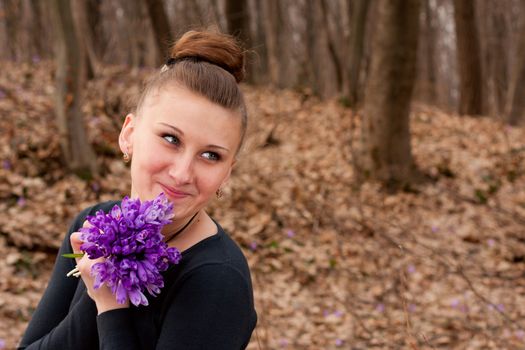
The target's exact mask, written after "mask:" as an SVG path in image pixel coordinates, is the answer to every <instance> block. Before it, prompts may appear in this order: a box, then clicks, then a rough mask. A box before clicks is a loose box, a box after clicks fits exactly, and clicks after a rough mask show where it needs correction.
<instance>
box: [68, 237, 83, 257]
mask: <svg viewBox="0 0 525 350" xmlns="http://www.w3.org/2000/svg"><path fill="white" fill-rule="evenodd" d="M69 240H70V242H71V248H73V253H75V254H81V253H82V251H81V250H80V246H81V245H82V243H84V242H83V241H82V240H81V239H80V232H73V233H72V234H71V236H70V237H69ZM75 260H76V261H77V264H78V261H79V260H80V258H75Z"/></svg>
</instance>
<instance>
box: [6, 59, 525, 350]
mask: <svg viewBox="0 0 525 350" xmlns="http://www.w3.org/2000/svg"><path fill="white" fill-rule="evenodd" d="M52 72H53V70H52V66H51V65H50V64H49V63H45V62H41V63H39V64H38V65H33V66H24V65H20V64H18V65H14V64H12V63H8V62H4V63H3V64H2V75H1V76H0V130H1V132H0V161H1V162H2V167H0V213H2V215H1V216H0V255H1V256H2V259H0V348H2V346H3V347H4V348H6V349H12V348H14V347H15V346H16V343H17V342H18V340H19V339H20V337H21V335H22V333H23V331H24V329H25V327H26V325H27V322H28V321H29V319H30V317H31V313H32V311H33V310H34V308H35V307H36V304H37V302H38V300H39V298H40V296H41V294H42V292H43V290H44V287H45V285H46V281H47V279H48V277H49V274H50V272H51V269H52V266H53V261H54V259H55V254H56V249H57V247H58V245H59V243H60V242H61V239H62V237H63V235H64V234H65V231H66V229H67V227H68V225H69V223H70V220H71V218H72V217H73V216H74V215H75V214H76V213H78V212H79V210H80V209H81V208H84V207H86V206H89V205H91V204H93V203H95V202H98V201H101V200H106V199H114V198H118V197H121V196H123V195H125V194H126V191H127V189H128V188H129V175H128V169H127V168H126V167H125V166H124V164H123V163H122V161H121V160H120V156H119V152H118V150H117V144H116V140H117V133H118V130H119V126H120V123H121V122H122V120H123V117H124V116H125V114H126V111H127V109H126V106H125V101H126V99H127V98H128V96H132V95H133V94H134V93H136V91H137V89H138V86H139V85H140V84H139V81H140V79H141V77H142V76H144V74H145V73H146V72H138V73H137V74H136V75H135V76H132V75H131V74H129V72H128V71H126V70H125V69H118V68H113V69H109V68H108V69H107V71H106V72H105V73H104V75H103V77H102V78H99V79H97V80H96V81H92V82H90V83H89V85H88V88H87V89H86V93H87V98H86V104H85V107H84V112H85V116H86V123H87V125H88V128H89V136H90V138H91V140H92V143H93V145H94V146H95V148H96V151H97V154H98V155H99V161H100V163H99V166H100V168H101V171H102V172H103V176H101V177H98V178H95V179H91V180H82V179H80V178H78V177H76V176H73V175H68V174H67V173H66V172H65V170H64V169H63V167H62V166H61V162H60V152H59V139H58V132H57V128H56V127H55V124H54V121H53V83H52V76H53V73H52ZM244 90H245V93H246V98H247V101H248V104H249V106H250V114H251V127H250V132H249V139H248V142H247V145H246V149H245V151H244V152H243V154H242V158H241V160H240V162H239V163H238V166H237V168H236V169H235V171H234V174H233V176H232V179H231V182H230V185H229V187H227V188H226V191H225V196H224V197H223V199H221V200H220V201H215V202H214V203H212V205H211V208H210V211H211V212H212V214H213V215H214V217H215V218H216V219H218V220H219V222H221V224H222V225H223V226H224V227H225V228H226V229H227V230H228V231H229V232H231V234H232V236H233V237H234V238H235V239H236V240H237V242H239V244H240V245H241V247H242V248H243V250H244V252H245V254H246V256H247V258H248V260H249V263H250V266H251V269H252V274H253V275H252V278H253V282H254V288H255V298H256V307H257V311H258V314H259V323H258V326H257V328H256V332H254V334H253V337H252V342H251V344H250V347H249V349H258V348H260V349H339V348H341V349H522V348H524V347H525V129H524V128H517V127H509V126H507V125H505V124H504V123H501V122H499V121H496V120H494V119H490V118H470V117H459V116H457V115H450V114H446V113H444V112H442V111H440V110H437V109H433V108H429V107H426V106H422V105H417V104H416V105H414V107H413V113H412V116H411V128H412V130H411V131H412V147H413V154H414V158H415V161H416V163H417V165H418V166H419V168H420V170H421V171H422V172H423V173H424V174H426V177H427V178H428V181H426V182H423V183H419V184H415V185H413V186H411V187H410V188H408V189H407V190H406V191H402V192H398V193H389V192H387V191H384V190H382V189H381V188H380V187H379V186H378V185H377V184H373V183H361V184H360V183H359V182H358V181H357V179H356V177H355V175H354V171H353V167H352V154H353V153H354V149H355V144H356V142H355V141H356V140H358V138H359V136H358V125H359V116H355V115H352V112H351V111H350V110H349V109H345V108H344V107H342V106H341V105H340V104H339V103H338V102H337V101H336V100H333V101H328V102H319V101H318V100H317V99H315V98H313V97H310V96H308V95H307V94H305V93H304V92H303V93H300V92H293V91H276V90H270V89H266V88H252V87H245V88H244Z"/></svg>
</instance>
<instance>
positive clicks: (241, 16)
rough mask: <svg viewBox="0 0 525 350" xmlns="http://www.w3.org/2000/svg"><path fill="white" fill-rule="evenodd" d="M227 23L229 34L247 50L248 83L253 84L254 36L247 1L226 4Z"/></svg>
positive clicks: (239, 0) (229, 0)
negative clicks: (251, 30) (237, 39)
mask: <svg viewBox="0 0 525 350" xmlns="http://www.w3.org/2000/svg"><path fill="white" fill-rule="evenodd" d="M225 5H226V6H225V12H226V22H227V26H228V33H230V34H232V35H234V36H236V37H238V38H239V39H240V40H241V42H242V44H243V46H244V47H245V48H247V49H248V50H247V53H248V54H247V57H246V58H247V60H246V61H247V62H246V71H247V74H246V75H247V81H249V82H253V81H254V79H255V77H254V73H253V72H254V67H253V64H252V61H253V59H252V56H253V55H252V54H251V50H252V36H251V34H250V11H249V8H248V1H247V0H226V3H225Z"/></svg>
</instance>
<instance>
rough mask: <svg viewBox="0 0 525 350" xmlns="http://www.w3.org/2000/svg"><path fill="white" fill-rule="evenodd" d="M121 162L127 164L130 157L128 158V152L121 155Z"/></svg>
mask: <svg viewBox="0 0 525 350" xmlns="http://www.w3.org/2000/svg"><path fill="white" fill-rule="evenodd" d="M122 160H123V161H124V163H129V161H130V160H131V157H130V156H129V154H128V152H124V154H123V155H122Z"/></svg>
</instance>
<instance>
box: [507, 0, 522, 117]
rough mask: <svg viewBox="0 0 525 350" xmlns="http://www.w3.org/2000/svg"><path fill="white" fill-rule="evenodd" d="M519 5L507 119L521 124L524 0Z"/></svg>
mask: <svg viewBox="0 0 525 350" xmlns="http://www.w3.org/2000/svg"><path fill="white" fill-rule="evenodd" d="M520 5H521V11H520V12H521V14H522V17H521V30H520V36H519V43H518V50H517V54H516V63H515V64H514V70H513V74H512V76H513V77H514V80H513V83H512V87H511V90H510V96H511V99H510V103H509V114H508V121H509V123H510V124H511V125H517V124H522V123H523V122H524V121H525V18H523V15H525V1H523V0H522V1H521V2H520Z"/></svg>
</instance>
